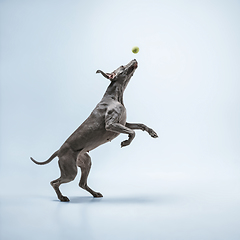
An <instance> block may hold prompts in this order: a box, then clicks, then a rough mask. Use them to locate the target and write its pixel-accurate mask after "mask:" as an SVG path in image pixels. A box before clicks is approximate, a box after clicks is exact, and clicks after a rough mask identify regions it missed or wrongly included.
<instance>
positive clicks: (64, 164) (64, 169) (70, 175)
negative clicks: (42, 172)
mask: <svg viewBox="0 0 240 240" xmlns="http://www.w3.org/2000/svg"><path fill="white" fill-rule="evenodd" d="M58 165H59V168H60V171H61V176H60V178H58V179H56V180H54V181H52V182H51V185H52V187H53V188H54V190H55V192H56V194H57V196H58V199H59V200H60V201H61V202H69V199H68V197H66V196H63V195H62V193H61V192H60V190H59V186H60V185H61V184H62V183H68V182H71V181H73V180H74V179H75V177H76V175H77V165H76V154H75V153H74V152H73V151H72V150H68V151H64V155H62V156H61V155H59V161H58Z"/></svg>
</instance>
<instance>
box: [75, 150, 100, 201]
mask: <svg viewBox="0 0 240 240" xmlns="http://www.w3.org/2000/svg"><path fill="white" fill-rule="evenodd" d="M77 165H78V166H79V167H80V168H81V171H82V175H81V179H80V182H79V186H80V187H81V188H83V189H85V190H86V191H88V192H89V193H91V194H92V195H93V197H103V195H102V194H101V193H99V192H95V191H93V190H92V189H91V188H90V187H89V186H88V185H87V178H88V174H89V172H90V169H91V165H92V162H91V158H90V156H89V155H88V154H87V153H79V155H78V157H77Z"/></svg>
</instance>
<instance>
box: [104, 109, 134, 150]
mask: <svg viewBox="0 0 240 240" xmlns="http://www.w3.org/2000/svg"><path fill="white" fill-rule="evenodd" d="M119 118H121V112H119V111H118V109H111V110H110V111H108V113H107V114H106V116H105V129H106V130H107V131H111V132H115V133H125V134H128V139H127V140H125V141H123V142H121V147H125V146H128V145H129V144H130V143H131V142H132V140H133V139H134V137H135V132H134V131H133V130H132V129H130V128H128V127H126V126H124V125H122V124H121V123H119Z"/></svg>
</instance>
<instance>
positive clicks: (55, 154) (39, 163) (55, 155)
mask: <svg viewBox="0 0 240 240" xmlns="http://www.w3.org/2000/svg"><path fill="white" fill-rule="evenodd" d="M57 155H58V151H56V152H55V153H54V154H53V155H52V156H51V157H50V158H49V159H48V160H46V161H45V162H38V161H36V160H34V159H33V158H31V157H30V159H31V160H32V161H33V162H34V163H36V164H38V165H44V164H47V163H50V162H51V161H52V160H53V159H54V158H55V157H57Z"/></svg>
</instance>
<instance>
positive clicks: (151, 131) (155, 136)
mask: <svg viewBox="0 0 240 240" xmlns="http://www.w3.org/2000/svg"><path fill="white" fill-rule="evenodd" d="M148 133H149V135H150V136H151V137H153V138H157V137H158V135H157V133H156V132H155V131H153V130H152V129H151V128H149V132H148Z"/></svg>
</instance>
